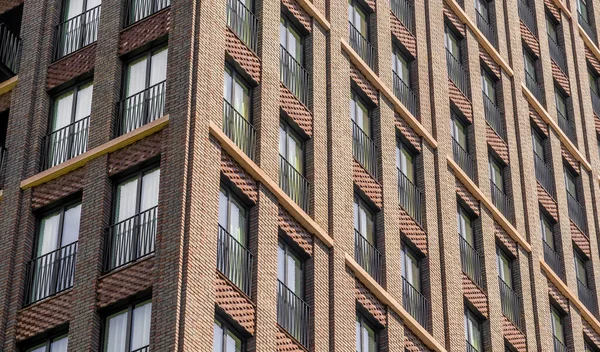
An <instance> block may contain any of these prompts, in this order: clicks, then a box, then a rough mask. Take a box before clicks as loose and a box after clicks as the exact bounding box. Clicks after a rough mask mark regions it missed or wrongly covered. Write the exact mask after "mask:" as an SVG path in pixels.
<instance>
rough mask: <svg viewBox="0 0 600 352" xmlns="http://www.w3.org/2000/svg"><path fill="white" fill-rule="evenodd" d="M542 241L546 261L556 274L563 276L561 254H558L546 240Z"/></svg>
mask: <svg viewBox="0 0 600 352" xmlns="http://www.w3.org/2000/svg"><path fill="white" fill-rule="evenodd" d="M542 242H544V261H545V262H546V264H548V265H549V266H550V268H552V270H553V271H554V273H556V275H558V276H559V277H562V275H563V272H562V265H561V258H560V255H558V253H556V251H554V249H552V247H550V245H549V244H548V243H546V241H544V240H542Z"/></svg>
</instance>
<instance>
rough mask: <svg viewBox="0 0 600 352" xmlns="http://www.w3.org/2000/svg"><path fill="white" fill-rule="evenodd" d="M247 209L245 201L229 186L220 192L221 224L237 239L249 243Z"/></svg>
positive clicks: (242, 242)
mask: <svg viewBox="0 0 600 352" xmlns="http://www.w3.org/2000/svg"><path fill="white" fill-rule="evenodd" d="M247 224H248V217H247V211H246V208H245V207H244V205H243V203H242V202H241V201H240V200H239V199H238V198H237V197H236V196H235V195H234V194H233V193H231V191H230V190H229V189H227V188H223V187H221V190H220V192H219V226H220V227H222V228H223V229H224V230H225V231H227V232H228V233H229V234H230V235H231V236H233V237H234V238H235V239H236V241H238V242H239V243H241V244H243V245H246V243H247Z"/></svg>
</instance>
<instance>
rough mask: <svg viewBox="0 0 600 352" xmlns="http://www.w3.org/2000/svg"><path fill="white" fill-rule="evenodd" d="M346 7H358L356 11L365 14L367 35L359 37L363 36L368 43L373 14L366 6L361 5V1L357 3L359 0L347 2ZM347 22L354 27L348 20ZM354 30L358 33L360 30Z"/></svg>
mask: <svg viewBox="0 0 600 352" xmlns="http://www.w3.org/2000/svg"><path fill="white" fill-rule="evenodd" d="M348 5H349V6H352V7H353V8H356V7H358V9H359V10H360V11H362V13H364V14H365V23H366V24H367V33H365V34H362V33H361V35H363V36H364V37H365V39H366V40H367V42H370V40H369V38H370V35H371V14H372V13H373V11H372V10H371V9H370V8H369V6H368V5H366V4H363V3H361V1H359V0H349V1H348ZM348 22H350V23H351V24H352V25H353V26H354V23H353V22H351V21H350V20H348ZM355 28H356V27H355ZM356 30H357V31H358V32H359V33H360V28H356Z"/></svg>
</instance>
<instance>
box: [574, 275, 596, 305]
mask: <svg viewBox="0 0 600 352" xmlns="http://www.w3.org/2000/svg"><path fill="white" fill-rule="evenodd" d="M577 295H578V297H579V299H580V300H581V301H582V302H583V304H584V305H585V306H586V307H587V309H589V310H590V311H591V312H592V313H593V314H595V313H596V303H595V301H596V300H595V298H594V297H595V295H594V292H593V291H592V290H591V289H590V288H589V287H588V286H587V285H586V284H584V283H583V281H581V280H580V279H579V278H577ZM582 296H583V297H582Z"/></svg>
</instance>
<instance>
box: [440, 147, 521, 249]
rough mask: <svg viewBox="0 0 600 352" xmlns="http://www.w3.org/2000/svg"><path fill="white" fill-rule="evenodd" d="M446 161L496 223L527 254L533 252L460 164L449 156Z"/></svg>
mask: <svg viewBox="0 0 600 352" xmlns="http://www.w3.org/2000/svg"><path fill="white" fill-rule="evenodd" d="M446 159H447V160H448V165H449V166H450V168H451V169H452V171H453V172H454V175H455V176H456V178H457V179H458V180H459V181H460V183H462V184H463V186H465V188H466V189H467V190H468V191H469V192H471V194H472V195H473V196H474V197H475V198H476V199H477V200H478V201H479V202H481V204H483V206H484V207H486V208H487V209H488V210H489V211H490V212H491V213H492V217H493V218H494V220H496V222H497V223H498V224H500V226H502V228H503V229H504V231H506V233H508V235H509V236H510V237H511V238H512V239H513V240H514V241H515V242H517V243H518V244H519V245H520V246H521V247H523V249H525V250H526V251H527V252H531V245H530V244H529V243H528V242H527V240H525V237H523V236H521V234H520V233H519V231H517V229H516V228H515V227H514V226H513V225H512V224H511V223H510V221H508V219H507V218H506V217H504V215H503V214H502V213H501V212H500V210H498V208H496V206H494V203H492V201H491V200H489V199H488V197H486V196H485V195H484V194H483V192H482V191H481V189H480V188H479V187H477V185H476V184H475V183H474V182H473V181H472V180H471V178H470V177H469V176H467V174H465V172H464V171H463V170H462V169H461V168H460V166H458V164H457V163H456V162H454V159H453V158H452V157H451V156H449V155H447V156H446Z"/></svg>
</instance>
